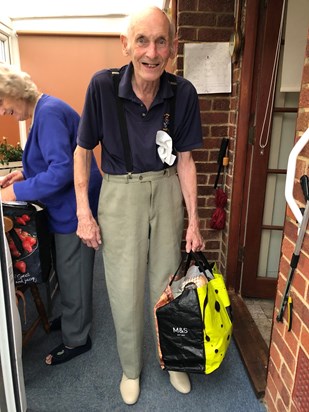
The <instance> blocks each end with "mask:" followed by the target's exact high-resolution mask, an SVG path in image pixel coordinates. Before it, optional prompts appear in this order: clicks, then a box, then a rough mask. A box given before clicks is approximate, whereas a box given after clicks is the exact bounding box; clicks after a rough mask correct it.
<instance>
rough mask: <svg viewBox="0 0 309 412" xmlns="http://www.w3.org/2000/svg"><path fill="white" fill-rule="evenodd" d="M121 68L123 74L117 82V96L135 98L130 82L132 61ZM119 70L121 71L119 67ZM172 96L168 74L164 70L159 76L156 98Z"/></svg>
mask: <svg viewBox="0 0 309 412" xmlns="http://www.w3.org/2000/svg"><path fill="white" fill-rule="evenodd" d="M122 69H123V75H122V77H121V80H120V83H119V97H122V98H125V99H129V100H135V99H136V96H135V93H134V92H133V89H132V82H131V79H132V73H133V64H132V62H131V63H129V64H128V65H127V66H124V67H123V68H122ZM120 72H122V70H121V69H120ZM172 96H173V90H172V87H171V85H170V83H169V81H168V75H167V73H166V71H164V72H163V74H162V76H161V78H160V87H159V90H158V94H157V96H156V100H157V99H160V100H161V99H162V100H164V99H169V98H170V97H172Z"/></svg>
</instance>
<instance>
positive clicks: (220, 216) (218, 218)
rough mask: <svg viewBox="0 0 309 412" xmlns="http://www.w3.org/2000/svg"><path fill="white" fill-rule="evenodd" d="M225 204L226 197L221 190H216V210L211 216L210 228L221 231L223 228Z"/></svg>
mask: <svg viewBox="0 0 309 412" xmlns="http://www.w3.org/2000/svg"><path fill="white" fill-rule="evenodd" d="M226 202H227V195H226V193H225V192H224V191H223V190H222V189H217V190H216V209H215V211H214V212H213V214H212V217H211V221H210V227H211V228H212V229H217V230H221V229H224V226H225V218H226V212H225V210H224V208H225V205H226Z"/></svg>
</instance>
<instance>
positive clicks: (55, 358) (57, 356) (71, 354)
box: [45, 336, 92, 366]
mask: <svg viewBox="0 0 309 412" xmlns="http://www.w3.org/2000/svg"><path fill="white" fill-rule="evenodd" d="M91 346H92V343H91V339H90V336H88V338H87V342H86V343H85V345H82V346H76V347H75V348H71V349H70V348H67V347H66V346H65V345H64V344H63V343H62V344H61V345H59V346H57V348H55V349H54V350H52V351H51V352H50V355H51V356H52V359H51V363H46V362H45V363H46V365H48V366H53V365H59V364H60V363H64V362H68V361H69V360H71V359H73V358H75V357H76V356H79V355H81V354H82V353H85V352H87V351H88V350H90V349H91Z"/></svg>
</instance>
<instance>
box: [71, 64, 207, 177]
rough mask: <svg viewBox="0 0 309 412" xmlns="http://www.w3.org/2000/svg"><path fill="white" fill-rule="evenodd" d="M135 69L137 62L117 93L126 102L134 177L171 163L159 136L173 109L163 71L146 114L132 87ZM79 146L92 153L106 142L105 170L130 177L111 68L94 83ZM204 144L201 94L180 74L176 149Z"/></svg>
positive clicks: (123, 76) (123, 69)
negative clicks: (160, 149) (160, 148)
mask: <svg viewBox="0 0 309 412" xmlns="http://www.w3.org/2000/svg"><path fill="white" fill-rule="evenodd" d="M132 70H133V65H132V63H130V64H129V65H127V66H123V67H121V68H120V69H119V72H120V84H119V91H118V94H119V96H120V97H121V98H122V99H123V103H124V110H125V117H126V123H127V130H128V137H129V143H130V147H131V153H132V160H133V173H142V172H149V171H158V170H162V169H164V168H166V167H167V165H166V164H164V163H163V162H162V160H161V159H160V157H159V155H158V152H157V148H158V146H157V145H156V133H157V131H158V130H162V129H163V121H164V114H165V113H166V111H167V110H168V107H169V106H168V101H169V99H170V98H171V97H172V96H173V89H172V86H171V85H170V83H169V81H168V76H167V73H165V72H164V73H163V74H162V76H161V79H160V87H159V90H158V93H157V95H156V97H155V100H154V101H153V103H152V105H151V107H150V108H149V110H148V111H147V108H146V107H145V105H144V104H143V102H142V101H141V100H139V99H138V97H137V96H136V95H135V93H134V91H133V89H132V84H131V78H132ZM77 144H78V145H79V146H81V147H83V148H85V149H88V150H91V149H94V148H95V147H96V146H97V145H98V144H101V145H102V154H101V168H102V170H103V172H104V173H109V174H126V173H127V170H126V166H125V157H124V152H123V146H122V140H121V134H120V128H119V120H118V112H117V104H116V98H115V92H114V85H113V80H112V75H111V71H110V70H101V71H99V72H97V73H95V74H94V76H93V77H92V79H91V81H90V84H89V86H88V89H87V93H86V99H85V105H84V109H83V113H82V116H81V120H80V124H79V128H78V135H77ZM201 145H202V129H201V120H200V111H199V103H198V96H197V93H196V90H195V88H194V86H193V85H192V84H191V83H190V82H189V81H188V80H186V79H184V78H182V77H179V76H177V93H176V103H175V119H174V137H173V146H174V149H175V150H176V151H177V152H187V151H191V150H192V149H196V148H198V147H201Z"/></svg>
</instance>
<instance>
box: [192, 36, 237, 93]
mask: <svg viewBox="0 0 309 412" xmlns="http://www.w3.org/2000/svg"><path fill="white" fill-rule="evenodd" d="M184 77H185V78H186V79H188V80H190V82H191V83H193V85H194V86H195V88H196V90H197V93H198V94H209V93H230V92H231V89H232V85H231V83H232V66H231V56H230V54H229V43H222V42H220V43H186V44H185V45H184Z"/></svg>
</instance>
